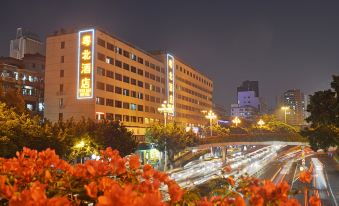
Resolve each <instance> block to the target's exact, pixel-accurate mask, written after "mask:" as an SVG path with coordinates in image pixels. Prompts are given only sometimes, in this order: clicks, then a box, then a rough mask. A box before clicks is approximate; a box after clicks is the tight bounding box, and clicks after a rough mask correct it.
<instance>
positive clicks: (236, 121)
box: [232, 117, 241, 127]
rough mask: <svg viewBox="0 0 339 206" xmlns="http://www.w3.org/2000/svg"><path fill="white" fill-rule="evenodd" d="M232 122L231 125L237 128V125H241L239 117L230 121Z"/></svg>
mask: <svg viewBox="0 0 339 206" xmlns="http://www.w3.org/2000/svg"><path fill="white" fill-rule="evenodd" d="M232 122H233V123H234V124H235V126H236V127H237V126H238V124H240V123H241V120H240V119H239V117H235V118H234V119H233V120H232Z"/></svg>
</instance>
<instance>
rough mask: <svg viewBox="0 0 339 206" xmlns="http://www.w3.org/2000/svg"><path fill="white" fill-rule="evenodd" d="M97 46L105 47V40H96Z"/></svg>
mask: <svg viewBox="0 0 339 206" xmlns="http://www.w3.org/2000/svg"><path fill="white" fill-rule="evenodd" d="M98 45H100V46H102V47H106V42H105V40H103V39H100V38H98Z"/></svg>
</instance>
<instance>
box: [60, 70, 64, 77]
mask: <svg viewBox="0 0 339 206" xmlns="http://www.w3.org/2000/svg"><path fill="white" fill-rule="evenodd" d="M60 77H64V70H63V69H61V70H60Z"/></svg>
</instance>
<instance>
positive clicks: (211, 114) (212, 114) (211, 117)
mask: <svg viewBox="0 0 339 206" xmlns="http://www.w3.org/2000/svg"><path fill="white" fill-rule="evenodd" d="M205 117H206V118H207V119H209V120H210V130H211V137H212V136H213V133H212V121H213V119H216V118H217V116H216V115H215V114H214V113H213V112H212V110H210V111H209V112H208V113H207V115H206V116H205Z"/></svg>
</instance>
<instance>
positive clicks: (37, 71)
mask: <svg viewBox="0 0 339 206" xmlns="http://www.w3.org/2000/svg"><path fill="white" fill-rule="evenodd" d="M44 69H45V57H44V56H42V55H39V54H35V55H26V56H25V57H24V58H23V59H22V60H18V59H14V58H11V57H1V58H0V87H1V91H2V92H4V93H6V92H7V91H9V90H11V89H14V90H16V91H17V92H19V93H20V94H22V96H23V98H24V100H25V106H26V108H27V109H29V110H31V111H34V112H37V113H39V114H41V115H42V112H43V110H44V103H43V100H44V96H43V95H44Z"/></svg>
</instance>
